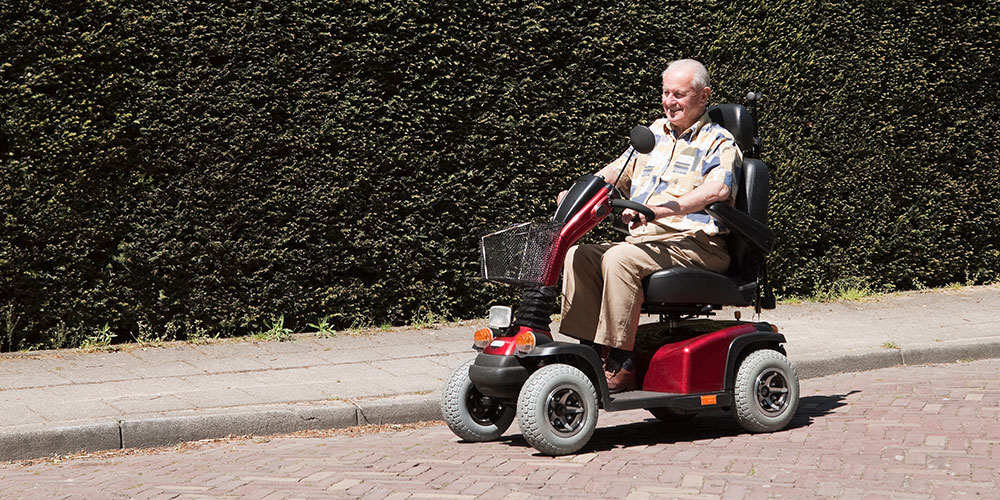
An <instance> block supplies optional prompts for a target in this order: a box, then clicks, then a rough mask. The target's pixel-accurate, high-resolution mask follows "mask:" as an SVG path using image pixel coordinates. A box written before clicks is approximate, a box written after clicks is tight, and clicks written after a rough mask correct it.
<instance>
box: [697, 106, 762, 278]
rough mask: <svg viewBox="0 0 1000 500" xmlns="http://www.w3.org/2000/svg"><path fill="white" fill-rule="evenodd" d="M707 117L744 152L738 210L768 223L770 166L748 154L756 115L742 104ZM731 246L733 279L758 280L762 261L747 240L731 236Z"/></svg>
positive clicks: (711, 111) (715, 110)
mask: <svg viewBox="0 0 1000 500" xmlns="http://www.w3.org/2000/svg"><path fill="white" fill-rule="evenodd" d="M708 116H709V118H711V119H712V121H713V122H715V123H718V124H719V125H722V126H723V127H726V129H727V130H729V132H731V133H732V134H733V137H735V138H736V144H737V145H739V147H740V151H741V152H743V155H744V156H743V169H742V179H739V180H738V182H739V189H738V190H737V191H736V209H737V210H739V211H741V212H744V213H747V214H749V215H750V216H751V217H753V218H754V219H756V220H758V221H760V222H762V223H764V224H765V225H766V224H767V200H768V196H769V194H768V191H769V189H770V187H769V175H768V172H767V165H766V164H765V163H764V162H763V161H761V160H760V159H758V158H749V157H747V156H746V155H747V154H749V152H750V151H753V145H754V137H755V133H756V130H757V127H756V124H755V123H754V119H753V116H752V115H751V114H750V111H748V110H747V108H746V107H744V106H743V105H742V104H732V103H724V104H717V105H715V106H712V107H710V108H708ZM726 243H727V245H728V247H729V256H730V259H731V260H730V264H729V271H728V272H727V273H726V274H728V275H730V276H736V275H739V276H742V277H744V278H745V279H746V280H747V281H750V280H753V279H755V278H756V272H757V269H756V268H757V266H758V265H759V262H760V258H759V257H758V256H755V255H754V254H753V252H750V251H749V248H748V246H747V243H746V241H744V240H743V239H742V238H740V237H738V236H735V235H734V234H732V233H730V235H729V237H728V238H727V240H726Z"/></svg>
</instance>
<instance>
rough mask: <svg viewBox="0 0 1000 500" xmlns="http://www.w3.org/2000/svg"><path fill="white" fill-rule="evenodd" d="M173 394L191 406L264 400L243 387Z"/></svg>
mask: <svg viewBox="0 0 1000 500" xmlns="http://www.w3.org/2000/svg"><path fill="white" fill-rule="evenodd" d="M173 396H175V397H177V398H179V399H181V400H183V401H187V402H188V404H189V405H190V407H191V408H195V409H208V408H225V407H229V406H247V405H259V404H263V403H264V401H263V400H262V399H260V398H258V397H257V396H253V395H251V394H249V393H247V392H245V391H243V390H242V389H241V388H230V389H225V388H217V389H211V388H206V389H197V390H193V391H187V392H178V393H174V394H173Z"/></svg>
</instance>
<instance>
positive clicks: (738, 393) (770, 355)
mask: <svg viewBox="0 0 1000 500" xmlns="http://www.w3.org/2000/svg"><path fill="white" fill-rule="evenodd" d="M733 403H734V404H733V408H732V411H733V416H734V417H736V422H737V423H739V424H740V426H741V427H743V428H744V429H746V430H748V431H750V432H774V431H779V430H781V429H784V428H785V426H787V425H788V423H789V422H791V421H792V418H794V417H795V411H796V410H797V409H798V407H799V376H798V374H796V373H795V367H794V366H792V364H791V363H790V362H789V361H788V358H786V357H785V355H784V354H781V353H780V352H778V351H774V350H771V349H761V350H758V351H754V352H751V353H750V354H749V355H747V357H746V358H744V359H743V362H741V363H740V367H739V370H737V372H736V383H735V387H734V390H733Z"/></svg>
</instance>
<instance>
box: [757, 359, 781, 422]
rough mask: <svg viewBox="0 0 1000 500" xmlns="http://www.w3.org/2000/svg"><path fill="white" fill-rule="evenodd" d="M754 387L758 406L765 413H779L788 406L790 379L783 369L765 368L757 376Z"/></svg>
mask: <svg viewBox="0 0 1000 500" xmlns="http://www.w3.org/2000/svg"><path fill="white" fill-rule="evenodd" d="M754 387H755V390H756V394H757V397H756V398H754V399H755V400H756V401H757V407H758V408H760V410H761V411H762V412H764V414H765V415H770V416H776V415H779V414H780V413H781V412H783V411H784V410H785V408H786V407H787V406H788V379H787V378H786V377H785V374H784V372H782V371H781V370H777V369H773V368H772V369H768V370H765V371H764V372H762V373H761V374H760V375H758V376H757V381H756V383H755V385H754Z"/></svg>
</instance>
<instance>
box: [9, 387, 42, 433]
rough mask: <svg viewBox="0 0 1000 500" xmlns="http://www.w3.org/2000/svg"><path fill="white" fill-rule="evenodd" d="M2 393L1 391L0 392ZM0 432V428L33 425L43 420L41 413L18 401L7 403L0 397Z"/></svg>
mask: <svg viewBox="0 0 1000 500" xmlns="http://www.w3.org/2000/svg"><path fill="white" fill-rule="evenodd" d="M0 394H2V393H0ZM0 422H3V423H2V424H0V432H2V429H4V428H8V427H11V426H16V425H33V424H38V423H40V422H44V420H43V419H42V417H41V415H39V414H37V413H35V412H34V411H33V410H32V409H31V408H29V407H27V406H25V405H23V404H18V403H9V402H7V401H4V400H3V399H0Z"/></svg>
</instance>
